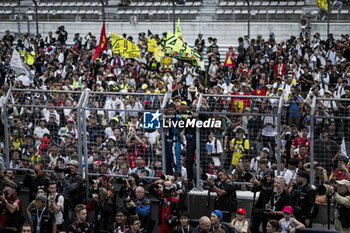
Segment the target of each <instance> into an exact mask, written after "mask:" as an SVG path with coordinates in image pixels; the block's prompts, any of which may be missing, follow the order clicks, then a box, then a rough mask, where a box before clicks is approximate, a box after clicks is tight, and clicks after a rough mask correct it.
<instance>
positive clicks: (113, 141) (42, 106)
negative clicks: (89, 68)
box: [2, 88, 350, 189]
mask: <svg viewBox="0 0 350 233" xmlns="http://www.w3.org/2000/svg"><path fill="white" fill-rule="evenodd" d="M169 102H170V98H169V97H168V95H167V94H156V93H150V92H145V93H127V92H90V91H80V92H74V91H55V90H45V91H44V90H26V89H14V88H11V89H10V90H9V91H8V93H7V95H6V100H5V104H4V107H3V109H2V118H3V122H4V125H5V127H4V134H5V158H4V160H5V161H4V164H5V167H6V168H14V169H23V168H31V165H33V164H34V163H35V162H42V163H43V164H44V165H45V169H49V170H50V169H51V170H52V169H54V166H55V165H56V164H55V163H52V162H50V161H52V160H54V161H55V156H56V154H58V152H59V154H60V155H61V156H62V157H63V159H64V160H65V161H66V162H67V161H68V160H69V159H72V158H73V159H74V157H76V158H75V159H77V160H78V161H79V166H80V167H79V171H80V172H81V173H83V174H84V175H85V176H86V177H87V178H88V177H89V176H93V174H96V173H97V174H99V173H100V172H101V170H100V169H101V167H102V166H104V168H105V170H103V171H102V173H106V174H114V175H116V176H118V175H120V176H122V175H126V174H127V172H128V171H127V172H126V173H122V172H121V170H119V166H120V165H121V164H122V163H124V162H127V164H128V165H129V166H130V167H131V168H134V167H136V163H137V161H136V157H137V156H138V155H140V156H141V157H142V158H144V162H145V164H147V166H148V167H149V168H151V170H152V172H153V171H155V172H162V174H164V173H165V172H166V164H167V155H166V152H165V150H164V148H165V145H166V132H167V130H169V129H168V128H164V127H163V126H162V124H161V127H160V128H159V129H156V130H154V129H152V130H149V129H144V127H143V115H144V113H146V112H152V111H153V112H154V111H158V112H159V113H161V114H163V113H164V111H165V108H166V106H167V103H169ZM348 103H349V104H348ZM108 104H110V106H108ZM130 106H133V107H130ZM347 106H350V102H349V99H339V98H338V99H336V98H328V99H327V98H318V97H316V96H311V97H310V96H309V97H308V98H306V100H305V101H304V103H303V104H302V105H301V106H299V107H300V109H299V110H300V111H299V113H300V114H301V116H300V118H297V119H299V120H300V122H298V121H295V123H296V124H298V125H299V127H300V126H301V124H302V125H304V126H306V127H307V128H309V129H310V132H309V135H308V136H309V137H310V154H309V155H308V156H309V160H310V165H309V168H310V169H311V170H312V171H314V172H311V173H310V178H311V179H310V182H311V183H312V184H318V183H319V182H320V176H319V173H320V172H319V171H321V168H326V169H327V175H328V177H327V179H328V178H329V179H331V178H332V176H333V174H334V170H335V169H336V168H337V161H338V160H337V159H338V158H339V157H343V158H347V151H348V149H349V135H350V133H349V132H350V129H349V128H350V124H349V123H350V117H349V111H348V108H347ZM192 110H193V112H194V113H196V114H197V115H198V118H201V119H209V118H212V119H215V120H218V121H220V122H221V123H222V126H221V127H218V128H215V127H214V128H199V127H197V128H196V142H195V145H196V148H195V151H196V161H195V164H197V166H196V165H195V166H194V168H195V180H196V187H197V188H198V189H200V188H201V186H202V182H201V174H203V173H210V172H211V171H212V170H213V169H214V167H215V165H220V166H223V167H225V168H228V169H229V168H232V155H233V153H234V152H235V151H233V146H232V143H231V145H230V142H232V139H234V138H235V132H234V129H236V128H237V126H240V127H242V128H243V130H244V131H245V134H244V135H245V136H244V137H246V138H249V144H250V155H251V156H253V157H254V156H256V155H259V154H257V153H260V152H261V151H262V149H263V148H267V149H268V151H269V152H268V159H269V161H270V162H271V165H272V166H275V167H276V169H277V174H279V172H280V169H281V163H280V161H281V158H283V157H284V156H285V152H286V148H287V146H286V144H287V143H288V141H287V140H285V138H284V136H285V135H286V134H293V131H292V130H293V129H291V128H292V127H290V126H291V125H290V124H289V126H285V125H286V124H285V123H286V121H290V120H291V118H290V117H289V119H287V116H288V105H286V99H285V96H276V95H270V96H251V95H235V96H233V95H225V94H198V98H196V103H194V104H193V105H192ZM256 116H258V117H260V118H261V119H263V120H264V122H265V123H266V122H268V123H270V124H272V125H274V127H273V128H272V129H270V132H264V129H263V128H264V127H263V128H262V134H261V135H260V138H259V139H258V140H252V138H253V139H254V135H252V134H253V133H254V132H253V131H254V130H259V129H257V128H256V125H254V124H252V123H251V122H250V123H249V120H251V119H253V118H254V117H256ZM254 119H255V118H254ZM292 120H293V119H292ZM41 124H42V125H41ZM45 129H47V130H45ZM326 129H327V132H328V136H329V138H330V140H329V141H328V142H327V141H325V140H326V139H323V138H322V137H319V135H323V133H324V132H326ZM272 131H273V132H272ZM277 132H282V134H281V133H277ZM45 133H47V134H48V135H45V136H46V138H45V137H44V134H45ZM264 133H269V134H266V135H264ZM211 134H212V135H211ZM213 139H214V142H215V143H216V144H215V145H213V143H212V142H213ZM334 141H335V143H333V142H334ZM51 142H54V143H51ZM326 142H327V143H326ZM173 144H175V143H173ZM218 144H220V147H221V150H219V151H216V152H215V153H217V154H214V156H213V154H212V153H211V152H212V151H209V150H210V149H212V148H213V146H214V147H217V145H218ZM173 146H174V145H173ZM99 148H103V150H102V152H101V153H100V152H99ZM181 149H182V150H185V149H186V145H185V144H184V143H181ZM329 149H331V150H329ZM16 150H21V153H17V152H16ZM171 151H173V152H174V153H173V155H172V157H173V159H174V162H175V163H176V158H175V156H176V153H175V150H174V148H171ZM327 151H332V153H333V154H332V157H331V160H329V159H328V160H327V158H328V157H329V156H328V154H327ZM218 154H219V155H218ZM296 155H297V153H296ZM216 156H218V158H215V157H216ZM327 156H328V157H327ZM96 158H99V161H100V162H96V160H97V159H96ZM314 160H315V161H317V160H319V161H317V162H319V163H318V164H316V163H315V164H314V163H313V161H314ZM86 164H88V165H89V166H86ZM105 165H107V166H105ZM238 166H242V164H241V163H240V162H239V163H238ZM320 167H321V168H320ZM142 175H143V176H146V177H147V176H154V174H153V175H151V174H149V171H145V173H143V174H142ZM86 180H87V181H88V180H89V179H86Z"/></svg>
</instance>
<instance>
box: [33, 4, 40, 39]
mask: <svg viewBox="0 0 350 233" xmlns="http://www.w3.org/2000/svg"><path fill="white" fill-rule="evenodd" d="M32 1H33V3H34V6H35V25H36V34H37V35H38V34H39V16H38V3H37V2H36V0H32Z"/></svg>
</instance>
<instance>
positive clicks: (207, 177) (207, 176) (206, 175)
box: [201, 173, 218, 180]
mask: <svg viewBox="0 0 350 233" xmlns="http://www.w3.org/2000/svg"><path fill="white" fill-rule="evenodd" d="M201 178H202V180H216V179H217V178H218V177H217V176H216V175H211V174H208V173H204V174H202V175H201Z"/></svg>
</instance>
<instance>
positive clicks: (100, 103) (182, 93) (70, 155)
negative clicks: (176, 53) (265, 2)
mask: <svg viewBox="0 0 350 233" xmlns="http://www.w3.org/2000/svg"><path fill="white" fill-rule="evenodd" d="M56 35H57V38H56V37H55V36H54V34H53V33H52V32H50V33H49V34H48V35H47V36H46V37H45V38H43V37H42V36H41V35H37V36H35V38H30V36H29V35H28V34H25V35H23V36H22V37H21V38H18V40H17V43H14V37H13V36H12V35H11V33H10V31H6V35H5V36H4V38H3V40H2V41H1V42H0V61H1V62H0V76H1V79H0V84H1V92H2V97H1V98H0V103H2V104H3V101H4V99H5V95H6V93H7V91H8V90H9V87H10V86H12V87H13V88H18V89H23V91H14V92H13V96H12V99H11V101H10V103H9V104H8V106H7V116H9V117H8V121H9V126H10V127H9V144H10V161H5V158H4V156H2V157H1V161H0V166H1V168H2V170H5V164H8V167H7V170H6V175H5V174H4V175H2V177H3V178H2V179H3V183H2V184H3V189H4V195H3V198H2V205H1V208H2V209H3V212H2V213H3V215H4V216H5V217H3V218H2V220H1V225H2V228H4V229H6V230H7V231H11V229H17V228H19V225H20V224H22V223H23V222H24V217H23V216H22V215H21V214H20V212H21V211H22V209H23V210H25V209H26V212H27V215H28V216H29V217H30V223H31V225H32V227H33V230H34V232H48V230H47V229H52V231H53V232H55V231H56V230H57V231H60V230H67V231H68V232H89V231H92V229H94V231H95V232H126V231H132V232H134V233H136V232H138V231H139V230H140V229H141V228H142V229H143V230H144V231H147V232H150V231H151V230H152V229H153V228H154V225H155V222H156V221H157V222H158V223H160V229H159V230H160V232H162V233H163V232H171V231H172V229H173V228H174V227H175V225H177V224H180V223H181V224H182V223H183V228H181V229H180V228H175V229H177V230H179V231H182V232H184V231H185V230H184V229H185V228H186V229H187V230H186V233H188V232H190V228H191V227H190V226H189V225H186V221H187V222H188V220H189V217H190V216H188V215H187V214H186V213H185V212H184V210H186V209H187V206H186V203H185V201H184V196H185V193H186V192H187V191H189V190H190V189H191V188H192V187H193V184H194V183H193V181H194V179H195V177H194V172H193V168H194V166H195V164H194V161H195V155H196V154H195V152H196V147H197V146H198V145H197V144H196V129H195V128H193V127H188V128H185V129H181V128H178V127H173V128H168V129H165V130H164V135H162V134H161V132H160V131H159V130H146V129H144V128H143V118H142V117H143V114H142V112H143V111H144V110H159V109H160V106H161V104H162V100H163V97H162V96H159V95H155V94H158V93H161V94H164V95H168V96H169V102H168V103H167V105H166V108H165V110H164V116H163V117H164V119H165V121H168V120H169V121H170V120H174V119H176V120H179V119H194V118H199V119H202V120H206V119H208V118H211V117H212V118H215V119H216V120H219V121H221V122H222V127H220V128H213V129H205V130H201V141H203V140H204V141H205V143H202V144H204V146H203V147H202V146H201V148H200V150H201V164H200V165H201V173H202V174H203V175H206V174H208V175H207V177H210V178H212V177H213V176H212V175H215V176H216V177H217V179H216V181H215V179H208V181H207V186H208V188H209V189H210V190H211V191H212V192H215V193H217V200H216V202H215V209H216V210H217V211H218V212H215V211H214V212H215V213H214V215H215V216H217V218H218V219H220V221H221V220H222V221H224V222H228V223H230V224H229V225H227V229H223V230H224V231H228V230H230V229H231V228H234V229H235V230H236V231H237V232H239V231H241V229H242V227H246V226H247V224H248V223H247V222H248V221H247V220H245V219H244V216H245V210H244V209H242V208H240V206H237V203H236V201H235V200H236V190H243V191H252V192H254V193H256V192H259V193H260V195H259V198H258V199H257V202H256V203H255V206H254V209H253V214H252V219H251V220H250V221H251V223H250V224H249V225H250V226H251V228H250V231H252V232H259V231H260V229H263V230H264V232H266V231H270V230H271V229H272V228H276V222H275V221H280V222H278V224H277V225H278V226H280V227H281V229H282V231H285V229H286V228H288V227H287V226H286V225H288V224H290V225H291V228H301V227H302V226H303V225H304V226H305V227H312V221H313V218H314V217H315V216H316V215H317V205H315V201H317V202H320V203H326V202H327V201H328V200H330V199H331V200H332V201H334V202H335V203H336V209H338V210H339V211H338V212H337V213H336V215H335V216H334V219H335V226H336V228H337V229H341V230H342V231H343V232H345V231H346V230H350V229H349V226H348V225H347V223H346V221H344V219H346V218H347V216H349V207H350V205H349V203H348V202H349V199H348V197H349V184H348V181H349V180H350V173H349V159H348V156H347V154H348V153H347V151H348V149H349V145H348V142H349V137H350V124H349V123H350V122H349V120H348V119H346V118H343V119H342V120H336V116H348V115H349V113H350V112H349V109H350V107H349V106H350V101H348V98H349V97H350V86H348V82H349V81H350V80H349V79H350V66H349V64H347V58H345V57H347V56H348V54H347V53H348V51H349V46H350V39H349V36H348V35H342V37H341V38H340V39H335V38H333V35H332V34H329V35H328V37H327V39H326V40H322V39H321V37H320V34H319V33H316V34H315V35H314V37H313V38H310V37H309V35H308V32H307V31H306V29H305V28H303V29H302V31H301V32H300V35H299V36H298V37H297V38H296V37H292V38H291V39H289V40H288V41H281V42H277V41H276V38H275V37H274V34H273V33H271V34H270V36H269V38H267V39H266V40H264V38H262V36H260V35H258V36H257V38H254V39H250V38H248V37H247V36H244V38H239V39H238V44H239V45H238V47H237V50H236V51H234V49H233V47H229V49H228V52H227V53H226V55H225V62H224V63H222V62H221V60H220V53H219V46H218V45H217V39H216V38H211V37H209V38H208V40H207V41H205V40H204V38H203V35H202V34H199V35H198V39H197V40H196V41H195V47H194V50H195V51H197V52H199V53H201V54H202V55H203V56H204V55H205V53H204V49H207V51H206V56H207V57H208V61H209V65H208V67H207V68H206V67H205V66H204V64H205V63H204V59H203V58H201V59H200V62H199V65H200V66H199V67H195V66H193V65H192V64H191V63H185V62H183V61H180V60H176V59H171V62H170V63H164V62H157V61H156V59H155V57H154V56H153V54H152V53H151V52H148V50H147V37H146V35H145V33H140V34H139V38H138V41H137V42H136V44H137V45H138V46H139V47H140V49H141V55H140V58H139V59H125V58H124V57H123V56H121V55H118V54H113V53H112V49H111V46H109V48H108V49H107V50H105V51H103V52H102V53H101V54H100V56H99V58H97V59H96V60H93V59H92V56H93V53H94V50H95V48H96V46H97V41H96V37H95V36H94V35H93V34H92V33H88V34H87V35H86V36H85V37H84V39H83V38H82V37H81V36H80V34H79V33H76V34H75V36H74V39H73V41H72V43H73V44H74V45H73V46H71V47H70V46H68V45H67V43H69V42H68V41H67V38H68V32H67V31H66V30H65V29H64V26H61V27H59V28H58V30H57V31H56ZM123 36H124V37H125V38H127V39H128V40H129V41H133V40H134V39H133V38H132V37H131V36H127V35H126V34H124V35H123ZM155 37H156V38H157V40H159V41H160V42H162V40H163V39H161V37H160V36H159V35H155ZM83 41H84V43H83ZM13 47H15V48H16V49H17V51H18V52H19V53H20V54H21V59H22V61H23V62H25V63H27V65H28V67H29V69H30V72H31V74H32V76H33V77H34V79H31V77H29V76H28V75H27V74H23V73H21V74H17V73H15V72H14V71H13V70H11V69H10V67H9V65H10V60H11V53H12V51H13ZM28 88H30V89H37V90H50V91H52V92H39V91H38V92H27V91H26V89H28ZM86 89H89V90H91V91H93V92H92V94H91V95H90V98H89V101H88V107H89V108H90V109H91V110H89V111H88V113H87V114H86V119H84V120H86V121H87V127H86V129H83V128H82V131H86V134H87V144H88V151H87V154H88V163H87V164H85V162H84V161H83V164H81V166H82V167H85V166H87V167H88V171H89V173H92V174H95V175H96V176H90V175H87V174H83V175H82V174H81V173H79V165H80V164H79V162H78V161H79V156H80V155H79V154H78V149H77V148H78V146H79V145H78V138H79V137H80V136H81V135H80V134H81V133H82V132H78V122H80V121H78V115H79V114H78V113H77V110H76V109H74V108H75V107H77V105H78V100H79V97H80V93H79V92H74V91H82V90H86ZM61 90H63V91H66V92H55V91H61ZM107 92H111V93H110V94H109V93H107ZM113 92H119V93H121V94H115V93H113ZM106 93H107V94H106ZM132 93H133V94H132ZM199 93H203V94H215V96H209V97H205V98H203V99H202V100H200V99H199ZM138 94H139V95H138ZM231 95H232V97H231ZM235 95H236V96H235ZM237 95H246V96H248V95H253V96H255V98H240V97H239V96H237ZM260 96H270V97H271V98H270V99H265V98H259V97H260ZM281 96H282V97H283V103H282V113H281V114H282V125H281V132H277V128H278V127H277V125H276V121H277V118H276V116H273V114H276V113H277V109H278V99H279V98H280V97H281ZM314 96H317V97H326V98H336V99H324V100H319V101H318V102H317V107H316V109H315V114H316V116H319V118H317V117H316V122H315V132H310V125H311V120H310V119H311V117H310V115H311V104H312V99H313V97H314ZM199 102H201V103H202V109H201V110H203V111H204V112H212V113H214V114H197V113H196V106H197V105H198V103H199ZM55 107H57V108H55ZM65 107H66V108H65ZM219 113H221V114H219ZM225 113H247V115H234V114H228V115H226V114H225ZM249 114H251V116H249ZM259 114H266V115H264V116H259ZM80 127H82V126H80ZM277 134H278V135H280V137H281V139H282V140H281V148H279V149H280V150H281V151H282V157H281V173H280V174H279V176H278V175H277V171H276V167H277V165H276V161H277V159H276V153H277V142H276V138H277V137H276V136H277ZM311 134H313V136H314V138H315V145H314V152H315V153H314V155H315V156H314V161H313V162H314V164H313V165H314V167H315V170H314V171H310V137H311ZM6 136H7V135H6ZM162 137H165V147H164V148H163V145H162ZM162 150H163V151H165V152H166V153H165V154H166V159H165V164H164V167H165V168H166V169H165V171H162V166H163V164H162V158H161V155H162ZM2 151H4V146H3V144H2ZM197 166H199V164H197ZM218 167H219V168H218ZM18 169H19V170H18ZM20 169H27V171H20ZM16 170H17V171H16ZM47 170H49V171H50V172H46V171H47ZM163 172H164V173H163ZM311 172H313V173H314V177H315V184H316V186H318V187H321V188H317V189H316V188H315V187H314V186H313V185H311V184H310V183H309V176H310V173H311ZM11 173H12V174H11ZM16 173H17V174H21V175H25V179H24V181H23V184H24V185H26V186H28V187H29V188H30V195H29V206H28V208H27V206H22V203H23V202H21V200H20V199H19V198H18V194H19V193H20V185H19V184H18V183H16V182H14V179H13V178H14V176H15V175H16ZM111 175H124V176H127V177H128V178H115V177H112V176H111ZM166 175H172V178H170V177H167V176H166ZM140 177H143V178H140ZM144 177H148V178H144ZM152 177H158V178H160V177H162V179H159V180H156V181H154V180H152ZM86 179H89V183H90V184H91V187H88V188H89V190H90V191H89V193H85V190H86V187H85V184H86V182H85V181H86ZM205 180H206V179H205ZM239 181H241V182H250V183H253V184H254V185H253V186H251V185H246V184H245V185H237V184H235V183H234V182H239ZM116 184H117V185H116ZM115 187H118V190H116V188H115ZM146 187H147V188H146ZM336 187H337V189H335V188H336ZM0 190H1V189H0ZM322 190H323V191H324V192H321V191H322ZM335 190H336V191H335ZM5 191H6V192H5ZM316 191H318V192H316ZM145 192H146V193H148V192H150V193H151V194H153V195H154V196H155V197H157V198H158V199H159V202H160V210H161V211H159V213H160V216H159V219H152V218H151V217H150V216H151V215H150V213H151V211H152V210H151V205H150V202H149V200H148V199H147V198H146V197H145ZM317 193H318V194H320V195H317ZM84 194H86V195H88V194H89V195H88V196H89V198H88V199H87V200H86V199H85V195H84ZM321 194H322V195H321ZM323 195H325V197H323ZM120 200H124V201H122V202H121V203H120ZM83 204H85V205H86V206H84V205H83ZM117 207H118V208H117ZM119 207H120V208H122V209H120V208H119ZM286 207H288V208H286ZM289 207H290V208H289ZM87 212H88V213H89V219H87ZM90 213H91V214H90ZM233 213H236V215H237V219H235V220H233V221H232V219H233ZM243 213H244V214H243ZM288 214H289V215H291V214H294V217H295V218H291V217H290V216H289V217H288V216H287V215H288ZM12 215H14V216H13V217H12ZM135 215H136V216H138V217H135ZM241 215H242V216H243V217H242V216H241ZM129 216H130V217H129ZM215 216H214V217H213V218H211V219H207V218H205V217H203V218H201V219H200V221H199V228H198V229H194V231H195V232H214V231H215V230H217V229H216V228H220V229H221V222H220V221H218V220H217V218H216V217H215ZM344 216H345V217H344ZM90 218H91V219H90ZM186 218H187V220H186ZM6 219H7V220H6ZM9 219H13V221H9ZM17 219H18V220H17ZM178 219H179V220H180V221H178ZM181 219H182V221H181ZM213 219H214V220H213ZM43 220H44V221H43ZM208 220H209V221H208ZM274 220H275V221H274ZM87 222H89V223H87ZM43 224H44V225H43ZM45 224H46V225H45ZM187 224H188V223H187ZM219 225H220V226H219ZM261 225H262V226H261ZM225 226H226V225H225ZM238 226H239V227H238ZM292 226H293V227H292ZM236 228H237V229H236ZM43 229H45V230H43ZM175 229H174V230H175ZM267 229H269V230H267ZM276 230H277V229H276ZM246 231H247V228H245V230H244V231H242V232H246ZM286 231H288V230H286Z"/></svg>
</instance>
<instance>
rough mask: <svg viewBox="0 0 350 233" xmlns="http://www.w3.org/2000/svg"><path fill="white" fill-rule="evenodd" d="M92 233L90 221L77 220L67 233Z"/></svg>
mask: <svg viewBox="0 0 350 233" xmlns="http://www.w3.org/2000/svg"><path fill="white" fill-rule="evenodd" d="M83 232H84V233H91V232H92V231H91V229H90V225H89V223H88V222H82V223H80V222H79V221H78V220H75V221H74V222H73V223H72V224H71V225H70V226H69V227H68V231H67V233H83Z"/></svg>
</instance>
